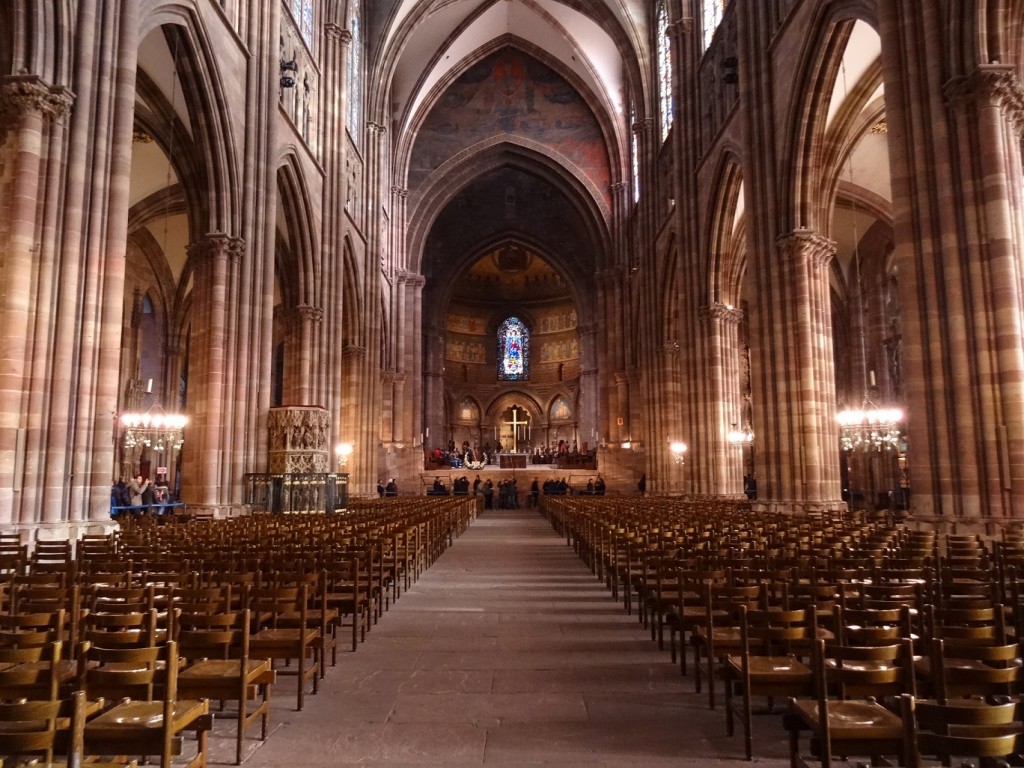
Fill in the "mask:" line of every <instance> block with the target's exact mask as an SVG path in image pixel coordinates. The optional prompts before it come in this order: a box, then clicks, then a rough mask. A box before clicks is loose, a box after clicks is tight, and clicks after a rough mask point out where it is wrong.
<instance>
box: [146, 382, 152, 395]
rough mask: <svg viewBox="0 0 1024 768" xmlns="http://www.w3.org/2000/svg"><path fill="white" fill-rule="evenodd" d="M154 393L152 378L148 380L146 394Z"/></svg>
mask: <svg viewBox="0 0 1024 768" xmlns="http://www.w3.org/2000/svg"><path fill="white" fill-rule="evenodd" d="M152 393H153V380H152V379H150V380H149V381H147V382H146V394H147V395H149V394H152Z"/></svg>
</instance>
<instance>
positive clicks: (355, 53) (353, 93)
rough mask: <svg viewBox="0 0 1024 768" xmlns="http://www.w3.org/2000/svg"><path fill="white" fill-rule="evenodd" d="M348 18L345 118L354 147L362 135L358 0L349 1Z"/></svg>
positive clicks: (360, 49) (361, 39) (361, 64)
mask: <svg viewBox="0 0 1024 768" xmlns="http://www.w3.org/2000/svg"><path fill="white" fill-rule="evenodd" d="M349 10H350V14H349V17H348V31H349V32H350V33H351V34H352V39H351V40H350V41H349V44H348V67H347V72H346V83H345V86H346V90H347V99H348V104H347V106H348V114H347V115H346V116H345V118H346V123H347V124H348V132H349V135H350V136H352V141H354V142H355V144H356V146H359V143H360V138H361V137H362V135H363V131H362V127H361V126H360V124H359V123H360V121H361V120H362V111H363V89H362V82H363V36H362V31H361V28H360V23H359V22H360V18H359V0H351V5H350V8H349Z"/></svg>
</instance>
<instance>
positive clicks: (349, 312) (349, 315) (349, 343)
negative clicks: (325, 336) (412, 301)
mask: <svg viewBox="0 0 1024 768" xmlns="http://www.w3.org/2000/svg"><path fill="white" fill-rule="evenodd" d="M341 252H342V267H341V279H342V293H341V312H342V320H341V343H342V347H343V348H348V347H365V346H366V322H367V319H368V318H367V317H366V312H364V311H363V306H364V303H363V296H364V291H363V290H362V289H361V286H362V283H363V281H362V277H361V276H360V272H359V264H358V261H357V259H356V255H355V251H354V250H353V248H352V240H351V239H350V238H349V237H347V236H346V237H345V241H344V243H343V244H342V251H341Z"/></svg>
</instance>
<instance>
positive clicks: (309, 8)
mask: <svg viewBox="0 0 1024 768" xmlns="http://www.w3.org/2000/svg"><path fill="white" fill-rule="evenodd" d="M292 16H294V17H295V23H296V24H298V25H299V32H300V33H301V34H302V39H303V40H305V41H306V45H308V46H309V47H310V48H312V47H313V0H292Z"/></svg>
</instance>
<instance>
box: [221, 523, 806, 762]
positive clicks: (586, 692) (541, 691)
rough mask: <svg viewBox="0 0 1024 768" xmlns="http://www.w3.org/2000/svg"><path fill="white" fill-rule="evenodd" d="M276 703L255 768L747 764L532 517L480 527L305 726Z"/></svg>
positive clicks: (440, 565)
mask: <svg viewBox="0 0 1024 768" xmlns="http://www.w3.org/2000/svg"><path fill="white" fill-rule="evenodd" d="M286 685H287V686H289V690H290V686H291V685H293V683H292V682H291V681H288V682H287V683H286ZM275 687H276V689H277V690H276V691H275V695H276V698H275V702H274V708H273V721H274V723H275V726H276V727H275V730H274V732H273V734H272V735H271V737H270V739H269V740H268V741H267V742H266V743H265V744H263V745H262V746H260V747H259V748H258V749H256V750H255V751H254V752H253V753H252V754H251V755H250V756H249V758H248V759H247V760H246V761H245V765H246V766H249V768H283V767H284V766H297V765H302V766H336V765H342V764H350V763H364V764H369V765H374V766H395V767H397V766H418V765H444V766H456V767H461V766H481V765H484V766H542V765H558V766H559V768H572V766H576V765H578V766H588V768H595V767H600V766H607V768H623V767H629V766H636V768H640V766H643V768H657V766H680V765H707V764H709V763H714V762H717V761H723V760H728V761H729V762H733V761H735V762H737V763H740V762H744V761H742V760H741V759H740V758H741V757H742V751H743V746H742V745H743V742H742V737H741V736H739V735H737V736H736V737H735V738H729V737H727V736H726V735H725V715H724V713H723V712H722V710H721V709H720V708H719V709H718V710H717V711H714V712H712V711H710V710H708V709H707V699H706V697H705V696H697V695H696V694H694V693H693V681H692V679H691V678H684V677H682V676H681V675H680V674H679V669H678V667H676V666H673V665H672V664H671V663H669V657H668V653H667V651H664V652H661V651H658V650H657V645H656V643H653V642H651V640H650V639H649V635H647V634H646V633H645V631H644V630H643V628H642V627H641V626H640V625H639V623H638V621H637V617H636V616H635V615H634V616H627V615H626V614H625V613H624V611H623V610H622V607H621V605H620V604H619V603H616V602H615V601H613V600H612V598H611V595H610V592H609V591H608V590H606V589H605V587H604V585H603V584H601V583H599V582H598V581H597V580H596V579H595V578H594V576H593V575H592V574H591V573H590V571H589V570H588V568H587V567H586V566H585V565H584V564H583V563H582V561H580V560H579V559H578V558H577V557H576V556H575V555H574V554H573V552H572V549H571V548H570V547H567V546H566V544H565V541H564V539H562V538H560V537H559V536H557V535H556V534H555V533H554V531H553V530H552V529H551V527H550V526H549V525H548V524H547V522H545V521H544V520H543V519H542V518H541V517H540V516H539V515H537V514H536V512H535V511H533V510H508V511H506V510H493V511H491V510H488V511H486V512H484V513H483V515H482V516H481V517H480V518H479V519H477V520H476V521H475V522H474V523H473V524H472V525H471V527H470V528H469V530H468V531H467V532H466V533H465V534H463V536H462V537H461V538H459V539H457V540H456V541H455V542H454V545H453V546H451V547H449V549H448V550H447V551H446V552H445V553H444V555H442V556H441V558H440V559H439V560H438V561H437V562H436V563H435V564H434V565H433V566H432V567H431V568H430V569H429V570H428V571H427V572H426V573H425V574H424V575H423V576H422V577H421V578H420V580H419V581H418V582H416V583H415V584H414V585H413V586H412V588H411V589H410V590H409V591H408V592H406V593H405V594H403V596H402V597H401V599H400V600H399V601H398V602H397V603H395V604H393V605H392V607H391V610H390V611H389V612H387V613H385V614H384V617H383V618H382V619H381V621H380V623H379V624H377V625H376V626H375V627H373V629H372V631H371V632H370V633H369V634H368V635H367V642H366V643H365V644H363V645H360V647H359V650H358V651H357V652H355V653H343V654H340V655H339V659H338V665H337V666H336V667H333V668H329V669H328V672H327V679H326V680H324V681H322V683H321V689H320V693H319V694H318V695H316V696H309V697H307V698H306V707H305V709H304V710H303V711H302V712H295V711H294V710H290V709H289V708H288V706H289V704H292V705H293V706H294V704H293V703H294V697H293V696H290V695H285V693H284V691H283V690H282V686H281V684H278V685H277V686H275ZM762 721H763V722H762ZM755 729H756V731H755V733H757V734H763V736H764V737H769V738H770V740H771V744H770V751H771V753H772V757H773V758H776V759H773V760H767V761H766V760H763V759H762V760H758V762H760V763H761V764H762V765H766V764H767V765H772V766H775V765H777V766H783V765H788V760H782V759H781V758H782V757H783V754H784V752H783V741H784V739H783V732H782V729H781V724H780V722H779V720H778V719H777V718H770V719H768V718H758V719H757V720H756V721H755ZM252 733H253V734H255V733H256V729H253V731H252ZM755 738H756V741H755V744H758V743H760V744H761V745H762V746H763V745H765V744H766V743H767V742H768V738H757V736H755ZM255 743H256V742H255V741H253V740H250V741H249V744H250V746H252V745H254V744H255ZM761 752H762V754H763V752H764V750H763V749H762V750H761ZM213 757H214V760H215V761H217V762H220V759H219V757H220V751H218V752H217V753H215V754H214V755H213Z"/></svg>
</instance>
